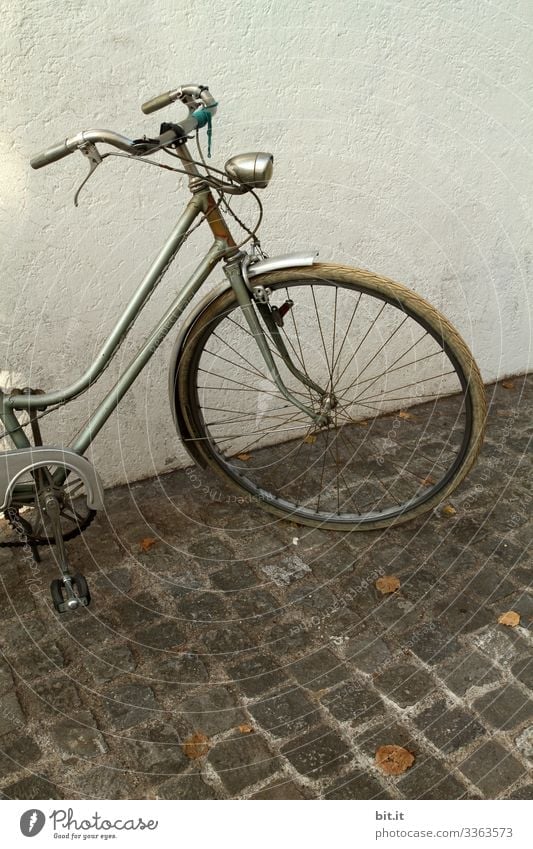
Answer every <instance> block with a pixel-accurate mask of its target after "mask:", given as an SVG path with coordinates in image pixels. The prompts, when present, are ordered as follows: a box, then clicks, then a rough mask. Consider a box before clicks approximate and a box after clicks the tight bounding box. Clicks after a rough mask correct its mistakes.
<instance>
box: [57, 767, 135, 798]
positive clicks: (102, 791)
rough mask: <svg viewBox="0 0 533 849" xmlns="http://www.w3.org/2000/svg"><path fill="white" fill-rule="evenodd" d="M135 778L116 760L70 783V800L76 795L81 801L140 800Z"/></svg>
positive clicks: (91, 770)
mask: <svg viewBox="0 0 533 849" xmlns="http://www.w3.org/2000/svg"><path fill="white" fill-rule="evenodd" d="M132 778H134V776H132V775H131V773H128V772H127V771H124V770H122V769H120V768H119V767H118V765H117V764H116V762H115V761H114V760H111V759H110V760H109V762H108V763H102V764H100V765H99V766H97V767H93V768H92V769H89V770H87V771H86V772H83V773H81V774H79V775H77V776H75V778H74V777H73V780H72V781H71V782H70V783H69V787H68V798H70V796H71V795H72V794H73V793H76V794H77V795H78V796H79V797H80V798H81V799H139V798H144V797H141V795H140V793H139V790H138V789H137V788H138V785H137V784H135V783H134V781H132Z"/></svg>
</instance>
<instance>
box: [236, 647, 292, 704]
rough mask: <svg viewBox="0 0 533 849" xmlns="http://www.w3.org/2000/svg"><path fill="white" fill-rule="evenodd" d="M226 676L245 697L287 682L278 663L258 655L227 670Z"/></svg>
mask: <svg viewBox="0 0 533 849" xmlns="http://www.w3.org/2000/svg"><path fill="white" fill-rule="evenodd" d="M228 674H229V675H230V676H231V679H232V681H233V682H234V683H235V684H236V685H237V687H238V688H239V690H242V692H243V693H244V694H245V695H246V696H251V697H252V696H260V695H261V694H262V693H264V692H266V691H267V690H270V689H271V688H272V687H277V686H278V685H280V684H283V683H285V682H287V681H288V679H287V676H286V675H285V672H284V671H282V669H280V667H279V663H278V662H277V661H275V660H274V658H272V657H270V656H269V655H266V654H263V653H260V654H257V655H253V656H252V657H248V658H245V659H243V660H241V661H240V663H237V664H233V665H231V666H229V668H228Z"/></svg>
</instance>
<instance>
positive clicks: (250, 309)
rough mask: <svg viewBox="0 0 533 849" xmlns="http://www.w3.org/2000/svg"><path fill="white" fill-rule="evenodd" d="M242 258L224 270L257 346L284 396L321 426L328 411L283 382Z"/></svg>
mask: <svg viewBox="0 0 533 849" xmlns="http://www.w3.org/2000/svg"><path fill="white" fill-rule="evenodd" d="M241 259H242V256H237V258H236V259H232V260H231V261H230V262H228V263H226V265H225V267H224V272H225V274H226V276H227V277H228V279H229V281H230V283H231V287H232V289H233V291H234V292H235V295H236V297H237V302H238V304H239V306H240V308H241V309H242V312H243V315H244V317H245V319H246V322H247V324H248V327H249V328H250V332H251V334H252V336H253V338H254V339H255V341H256V343H257V346H258V348H259V350H260V352H261V354H262V357H263V359H264V361H265V364H266V366H267V368H268V370H269V372H270V375H271V377H272V380H273V381H274V383H275V384H276V386H277V387H278V389H279V391H280V392H281V394H282V395H283V397H284V398H286V399H287V401H289V402H290V403H291V404H294V406H295V407H298V409H299V410H301V411H302V412H303V413H305V414H306V415H307V416H309V418H310V419H312V421H314V422H315V424H317V425H319V426H321V425H325V424H327V423H328V415H327V414H326V413H315V411H314V410H312V409H311V407H308V406H307V405H306V404H303V403H302V402H301V401H299V400H298V399H297V398H295V396H294V395H293V394H292V393H291V392H290V391H289V390H288V389H287V387H286V386H285V384H284V383H283V380H282V379H281V375H280V373H279V371H278V368H277V366H276V363H275V362H274V357H273V356H272V351H271V350H270V348H269V346H268V342H267V340H266V337H265V333H264V331H263V328H262V327H261V323H260V321H259V319H258V317H257V313H256V312H255V309H254V304H253V301H252V298H251V296H250V292H249V290H248V287H247V286H246V283H245V282H244V278H243V276H242V268H241ZM287 356H288V354H287ZM289 361H290V358H289ZM287 365H288V363H287ZM291 371H292V369H291ZM317 389H318V391H320V392H321V393H322V394H324V393H323V390H321V389H319V388H318V387H317Z"/></svg>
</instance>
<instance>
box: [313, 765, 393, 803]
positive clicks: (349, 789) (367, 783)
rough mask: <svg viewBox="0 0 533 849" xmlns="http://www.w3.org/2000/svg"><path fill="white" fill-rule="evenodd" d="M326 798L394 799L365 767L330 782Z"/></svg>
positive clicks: (324, 795)
mask: <svg viewBox="0 0 533 849" xmlns="http://www.w3.org/2000/svg"><path fill="white" fill-rule="evenodd" d="M323 798H324V799H392V798H393V796H392V795H391V794H390V793H388V792H387V791H386V790H384V789H383V787H382V786H381V784H380V783H379V781H378V780H377V779H376V778H374V776H372V775H369V774H368V772H366V771H365V770H363V769H355V770H354V771H352V772H349V773H348V774H347V775H345V776H343V777H342V778H338V779H337V780H336V781H334V782H333V784H330V785H329V786H328V787H327V788H326V790H325V791H324V794H323Z"/></svg>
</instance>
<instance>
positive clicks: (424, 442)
mask: <svg viewBox="0 0 533 849" xmlns="http://www.w3.org/2000/svg"><path fill="white" fill-rule="evenodd" d="M254 285H262V286H264V287H265V288H268V289H269V290H270V291H271V293H272V294H271V298H270V301H271V304H273V305H275V306H277V307H278V308H279V307H280V306H282V305H283V304H285V305H286V306H287V307H288V312H287V313H286V315H285V317H284V324H283V327H282V329H281V334H282V337H283V339H284V341H285V344H286V347H287V350H288V351H289V353H290V355H291V358H292V360H293V362H294V364H295V365H296V366H297V368H298V369H300V370H301V371H302V372H304V373H305V374H306V375H307V376H308V377H309V378H310V379H311V380H312V381H313V382H314V383H315V384H318V386H320V387H321V388H322V389H324V393H323V395H322V396H321V395H320V394H319V393H318V392H317V391H316V390H315V389H313V388H311V389H310V388H308V387H307V386H305V385H304V384H303V383H302V382H301V381H299V380H298V379H297V378H296V377H295V376H294V375H293V374H292V373H291V372H290V371H289V370H288V369H287V367H286V365H285V363H284V362H283V359H282V357H281V356H280V354H279V352H278V350H277V349H276V347H275V345H274V342H273V340H272V339H271V338H270V337H268V340H269V345H270V348H271V350H272V352H273V356H274V358H275V361H276V364H277V366H278V368H279V370H280V373H281V376H282V378H283V380H284V382H285V385H286V386H287V388H288V389H289V390H290V391H291V392H292V393H293V394H294V395H295V396H296V397H297V398H298V399H299V400H300V401H302V402H303V403H305V404H306V405H307V406H309V407H312V408H313V409H314V410H315V411H317V412H318V411H323V410H324V404H325V398H327V404H328V407H329V408H330V409H329V422H328V424H327V425H323V426H321V427H319V426H317V425H316V424H314V423H313V422H312V420H311V419H310V418H309V417H308V416H307V415H306V414H305V413H304V412H302V411H301V410H299V409H298V408H297V407H295V406H294V405H291V404H290V403H289V402H288V401H287V400H286V399H285V398H284V397H283V396H282V395H281V394H280V392H279V390H278V388H277V387H276V385H275V383H274V382H273V380H272V378H271V376H270V373H269V372H268V369H267V367H266V365H265V363H264V361H263V359H262V357H261V354H260V352H259V350H258V348H257V345H256V343H255V341H254V339H253V337H252V336H251V334H250V331H249V329H248V325H247V324H246V321H245V319H244V317H243V315H242V313H241V311H240V309H239V307H238V305H237V303H236V300H235V296H234V294H233V291H232V290H227V291H225V292H223V293H222V294H221V295H219V296H218V297H217V298H215V299H214V300H213V301H212V302H211V304H210V305H209V306H208V307H207V308H206V309H205V310H204V311H203V312H202V313H201V314H200V316H199V317H198V318H197V319H196V321H195V323H194V324H193V326H192V327H191V329H190V331H189V333H188V336H187V338H186V340H185V343H184V345H183V347H182V351H181V356H180V359H179V362H178V363H177V364H176V372H175V374H176V376H177V377H176V403H177V404H179V405H180V411H181V415H182V417H183V420H184V421H185V422H186V425H187V428H188V430H189V432H190V438H191V439H192V440H194V442H195V448H196V450H197V451H198V452H199V453H200V456H201V457H202V459H203V461H204V462H205V463H206V464H207V465H209V466H210V467H211V468H213V469H214V470H215V471H216V472H217V473H219V474H222V475H223V477H224V478H225V479H226V480H227V481H228V482H230V483H231V484H232V485H233V486H236V487H238V488H239V489H240V490H241V493H243V492H244V493H246V494H247V496H248V497H249V499H250V500H251V501H254V502H257V503H258V504H259V505H261V506H263V507H265V508H267V509H269V510H270V511H272V512H274V513H276V514H277V515H279V516H283V517H284V518H287V519H291V520H292V521H295V522H299V523H302V524H306V525H312V526H321V527H324V528H328V529H334V530H356V529H361V530H363V529H374V528H381V527H386V526H388V525H390V524H392V523H394V522H400V521H402V522H403V521H407V520H408V519H411V518H414V517H415V516H417V515H419V514H420V513H423V512H425V511H427V510H430V509H432V508H433V507H435V506H436V505H437V504H438V503H439V502H440V501H441V500H442V499H443V498H445V497H446V496H447V495H449V494H450V493H451V492H452V490H453V489H455V487H456V486H457V485H458V484H459V483H460V481H461V480H462V479H463V478H464V476H465V475H466V474H467V472H468V470H469V469H470V468H471V466H472V464H473V463H474V461H475V459H476V456H477V454H478V452H479V449H480V447H481V443H482V438H483V430H484V423H485V416H486V405H485V393H484V388H483V384H482V380H481V376H480V374H479V371H478V368H477V366H476V364H475V362H474V360H473V358H472V355H471V354H470V352H469V350H468V348H467V346H466V345H465V343H464V342H463V340H462V339H461V337H460V336H459V334H458V333H457V331H456V330H455V329H454V328H453V327H452V326H451V324H450V323H449V322H448V321H447V320H446V319H445V318H444V317H443V316H442V315H440V314H439V313H438V312H437V310H435V309H434V308H433V307H431V306H430V305H429V304H428V303H427V302H426V301H424V300H423V299H422V298H421V297H420V296H418V295H417V294H415V293H414V292H411V291H410V290H408V289H407V288H405V287H404V286H402V285H400V284H397V283H394V282H393V281H390V280H387V279H385V278H382V277H378V276H377V275H374V274H371V273H370V272H366V271H361V270H356V269H351V268H346V267H344V266H339V265H327V264H317V265H314V266H312V267H308V268H298V269H288V270H287V269H285V270H283V271H275V272H270V273H268V274H265V275H262V276H261V277H257V278H254ZM291 302H292V306H290V303H291Z"/></svg>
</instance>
